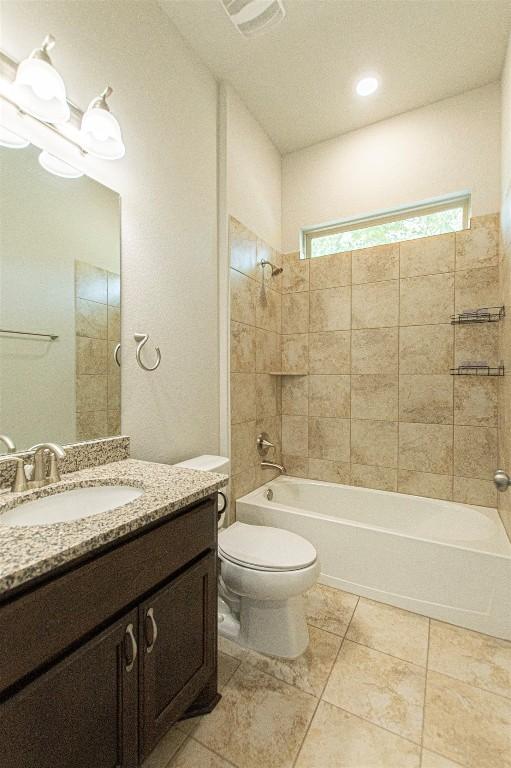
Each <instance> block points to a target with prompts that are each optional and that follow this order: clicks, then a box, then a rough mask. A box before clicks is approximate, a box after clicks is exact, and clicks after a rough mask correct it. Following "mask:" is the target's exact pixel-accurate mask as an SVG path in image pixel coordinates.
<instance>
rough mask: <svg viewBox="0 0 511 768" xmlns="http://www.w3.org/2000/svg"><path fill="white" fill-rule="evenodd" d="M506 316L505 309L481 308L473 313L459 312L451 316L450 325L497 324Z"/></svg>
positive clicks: (503, 307)
mask: <svg viewBox="0 0 511 768" xmlns="http://www.w3.org/2000/svg"><path fill="white" fill-rule="evenodd" d="M505 316H506V308H505V306H504V305H502V306H501V307H481V308H480V309H476V310H474V311H473V312H461V313H460V314H459V315H451V325H470V324H472V323H474V324H475V323H498V322H499V320H503V319H504V317H505Z"/></svg>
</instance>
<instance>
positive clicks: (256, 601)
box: [218, 522, 320, 658]
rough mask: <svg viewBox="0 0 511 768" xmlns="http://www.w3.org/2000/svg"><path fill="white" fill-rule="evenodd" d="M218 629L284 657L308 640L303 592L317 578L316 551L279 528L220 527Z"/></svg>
mask: <svg viewBox="0 0 511 768" xmlns="http://www.w3.org/2000/svg"><path fill="white" fill-rule="evenodd" d="M218 555H219V558H220V561H221V575H220V583H219V592H220V596H221V598H222V599H223V601H224V606H225V607H226V609H227V610H225V611H224V615H223V616H222V615H220V617H219V618H220V623H219V632H220V634H222V635H224V636H226V637H229V638H230V639H232V640H235V641H236V642H238V643H240V645H243V646H245V647H247V648H252V649H254V650H256V651H260V652H261V653H266V654H270V655H272V656H281V657H285V658H296V657H297V656H300V655H301V654H302V653H303V652H304V651H305V650H306V648H307V646H308V644H309V632H308V629H307V623H306V621H305V611H304V607H303V597H302V596H303V593H304V592H306V591H307V590H308V589H310V587H312V585H313V584H315V582H316V581H317V579H318V576H319V570H320V566H319V561H318V559H317V554H316V550H315V549H314V547H313V546H312V544H310V543H309V542H308V541H306V540H305V539H304V538H302V537H301V536H298V535H297V534H295V533H291V532H290V531H286V530H282V529H280V528H271V527H269V526H260V525H247V524H246V523H239V522H236V523H233V525H231V526H230V527H229V528H226V529H225V530H223V531H220V533H219V536H218Z"/></svg>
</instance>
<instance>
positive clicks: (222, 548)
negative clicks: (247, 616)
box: [218, 522, 316, 571]
mask: <svg viewBox="0 0 511 768" xmlns="http://www.w3.org/2000/svg"><path fill="white" fill-rule="evenodd" d="M218 551H219V554H220V555H221V556H223V557H225V559H226V560H231V561H232V562H234V563H239V564H240V565H245V566H247V567H249V568H256V569H258V570H268V571H294V570H298V569H299V568H307V566H309V565H312V564H313V563H314V562H316V550H315V549H314V547H313V546H312V544H311V543H310V542H308V541H307V540H306V539H304V538H302V537H301V536H298V535H297V534H296V533H291V531H284V530H282V528H271V527H270V526H266V525H247V524H246V523H239V522H236V523H233V525H231V526H229V528H226V529H225V530H223V531H220V533H219V535H218Z"/></svg>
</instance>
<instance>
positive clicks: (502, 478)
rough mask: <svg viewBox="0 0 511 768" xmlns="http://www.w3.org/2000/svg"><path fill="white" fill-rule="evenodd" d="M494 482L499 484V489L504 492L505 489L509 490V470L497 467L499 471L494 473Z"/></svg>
mask: <svg viewBox="0 0 511 768" xmlns="http://www.w3.org/2000/svg"><path fill="white" fill-rule="evenodd" d="M493 482H494V483H495V485H496V486H497V490H498V491H501V492H504V491H507V489H508V488H509V486H510V485H511V478H510V477H509V475H508V474H507V472H504V470H503V469H497V471H496V472H495V474H494V475H493Z"/></svg>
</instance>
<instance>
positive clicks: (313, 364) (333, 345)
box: [309, 331, 351, 373]
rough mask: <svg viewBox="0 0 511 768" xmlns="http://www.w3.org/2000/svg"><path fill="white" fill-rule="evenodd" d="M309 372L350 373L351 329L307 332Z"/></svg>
mask: <svg viewBox="0 0 511 768" xmlns="http://www.w3.org/2000/svg"><path fill="white" fill-rule="evenodd" d="M309 370H310V373H350V371H351V331H327V332H324V333H310V334H309Z"/></svg>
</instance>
